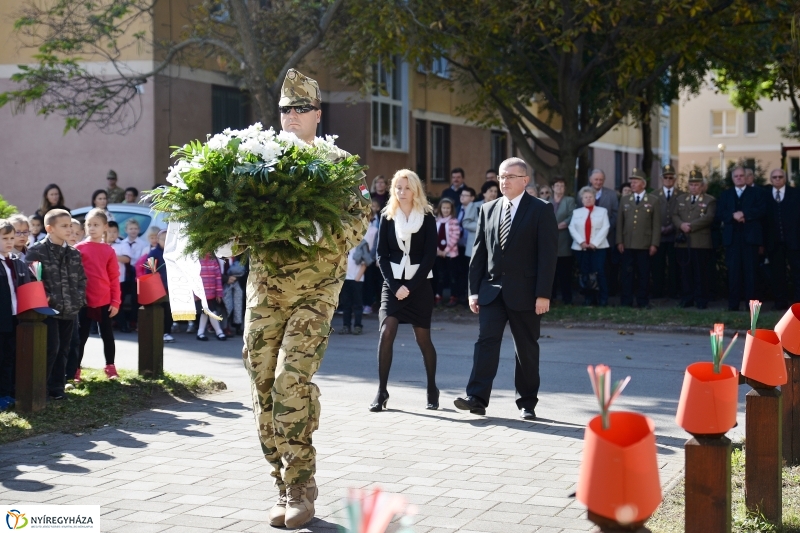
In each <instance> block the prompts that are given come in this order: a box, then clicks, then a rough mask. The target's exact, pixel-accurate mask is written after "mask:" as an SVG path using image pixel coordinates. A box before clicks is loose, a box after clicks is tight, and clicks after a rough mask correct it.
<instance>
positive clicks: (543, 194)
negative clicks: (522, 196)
mask: <svg viewBox="0 0 800 533" xmlns="http://www.w3.org/2000/svg"><path fill="white" fill-rule="evenodd" d="M552 197H553V187H552V185H542V186H541V187H540V188H539V198H541V199H542V200H547V201H548V202H552V201H553V200H552Z"/></svg>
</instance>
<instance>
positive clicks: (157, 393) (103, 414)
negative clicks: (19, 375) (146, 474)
mask: <svg viewBox="0 0 800 533" xmlns="http://www.w3.org/2000/svg"><path fill="white" fill-rule="evenodd" d="M118 372H119V379H118V380H114V381H110V380H108V379H107V378H106V377H105V375H104V373H103V371H102V370H96V369H91V368H84V369H82V370H81V379H82V381H81V383H79V384H78V385H77V386H76V387H75V389H73V390H70V391H67V392H66V398H65V399H63V400H58V401H48V402H47V407H46V408H45V409H43V410H41V411H39V412H37V413H32V414H23V413H17V412H16V411H14V410H11V411H4V412H2V413H0V445H2V444H7V443H9V442H13V441H16V440H20V439H25V438H28V437H33V436H36V435H41V434H44V433H53V432H61V433H76V432H82V431H86V430H91V429H94V428H99V427H102V426H104V425H107V424H113V423H115V422H117V421H118V420H119V419H121V418H122V417H124V416H126V415H129V414H132V413H135V412H137V411H142V410H144V409H148V408H150V407H152V406H154V405H157V404H160V403H165V402H166V401H168V400H169V399H170V398H180V399H187V400H188V399H191V398H194V397H196V396H198V395H200V394H206V393H210V392H214V391H219V390H224V389H225V388H226V387H225V384H224V383H222V382H220V381H214V380H212V379H210V378H207V377H205V376H198V375H192V376H187V375H183V374H170V373H166V374H165V375H164V376H163V377H161V378H145V377H142V376H139V375H138V374H137V373H136V372H134V371H131V370H118Z"/></svg>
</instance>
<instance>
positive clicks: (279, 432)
mask: <svg viewBox="0 0 800 533" xmlns="http://www.w3.org/2000/svg"><path fill="white" fill-rule="evenodd" d="M339 285H341V284H340V283H339ZM337 294H338V293H337ZM278 300H282V299H281V298H279V299H278ZM331 301H335V298H330V299H329V298H325V299H323V300H320V299H307V298H306V299H298V300H296V301H295V302H285V301H283V302H281V301H275V302H273V301H270V302H269V305H259V306H256V307H251V308H249V309H247V312H246V314H245V331H244V340H245V346H244V350H243V353H242V357H243V359H244V365H245V367H246V368H247V371H248V373H249V374H250V383H251V390H252V395H253V412H254V414H255V418H256V424H257V426H258V435H259V439H260V440H261V448H262V450H263V452H264V457H265V458H266V459H267V461H268V462H269V464H270V465H271V466H272V472H271V475H272V477H274V478H275V480H276V483H277V485H278V486H279V487H280V486H283V485H294V484H297V483H303V482H305V481H307V480H308V479H309V478H310V477H311V476H313V475H314V472H315V471H316V451H315V450H314V446H313V445H312V438H311V435H312V433H313V432H314V431H315V430H316V429H317V428H318V427H319V416H320V403H319V396H320V391H319V388H318V387H317V386H316V385H315V384H314V383H312V382H311V378H312V377H313V376H314V374H315V373H316V372H317V370H319V366H320V363H321V362H322V358H323V356H324V355H325V349H326V348H327V346H328V337H329V336H330V332H331V326H330V324H331V318H332V317H333V313H334V311H335V310H336V305H335V304H333V303H331ZM278 304H281V305H278ZM292 304H293V305H292Z"/></svg>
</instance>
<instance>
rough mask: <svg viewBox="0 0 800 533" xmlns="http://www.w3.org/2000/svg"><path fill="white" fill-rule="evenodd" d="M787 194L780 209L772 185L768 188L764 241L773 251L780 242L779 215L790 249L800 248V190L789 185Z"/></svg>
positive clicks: (785, 239)
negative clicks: (799, 233)
mask: <svg viewBox="0 0 800 533" xmlns="http://www.w3.org/2000/svg"><path fill="white" fill-rule="evenodd" d="M783 191H784V194H785V196H784V197H783V198H782V199H781V203H780V209H779V208H778V202H776V201H775V196H773V195H774V194H775V192H774V190H773V189H772V187H770V188H769V189H767V217H766V221H765V223H764V243H765V244H766V246H767V251H768V252H771V251H773V250H774V249H775V246H776V245H777V244H778V243H779V239H780V230H779V227H778V216H779V214H780V219H781V220H782V222H783V239H784V241H783V242H784V243H785V244H786V247H787V248H788V249H789V250H798V249H800V235H798V232H799V231H800V191H798V190H797V189H795V188H794V187H789V186H788V185H787V186H786V187H784V189H783Z"/></svg>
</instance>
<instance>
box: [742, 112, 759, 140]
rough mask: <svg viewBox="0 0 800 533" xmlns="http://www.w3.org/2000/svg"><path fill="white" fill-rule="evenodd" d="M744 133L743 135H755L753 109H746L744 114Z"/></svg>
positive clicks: (754, 114) (754, 113)
mask: <svg viewBox="0 0 800 533" xmlns="http://www.w3.org/2000/svg"><path fill="white" fill-rule="evenodd" d="M744 134H745V135H755V134H756V112H755V111H748V112H746V113H745V114H744Z"/></svg>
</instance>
